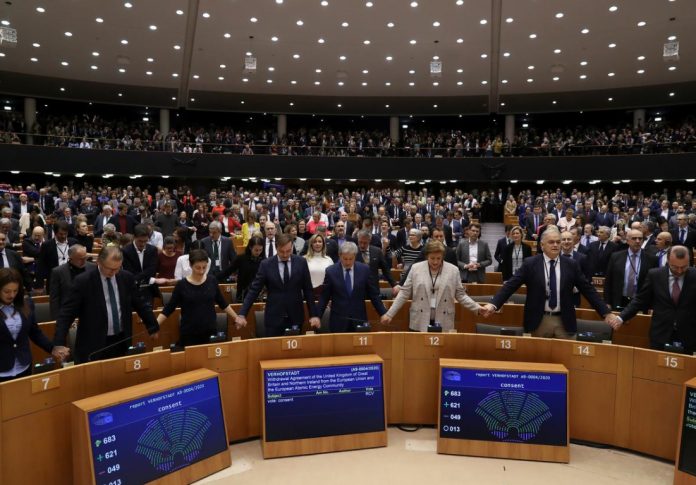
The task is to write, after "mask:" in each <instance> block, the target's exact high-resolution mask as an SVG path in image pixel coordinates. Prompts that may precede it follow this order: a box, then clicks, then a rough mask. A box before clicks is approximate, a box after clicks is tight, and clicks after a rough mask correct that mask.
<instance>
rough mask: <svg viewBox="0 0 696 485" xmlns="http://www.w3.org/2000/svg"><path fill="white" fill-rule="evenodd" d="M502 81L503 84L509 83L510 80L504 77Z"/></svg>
mask: <svg viewBox="0 0 696 485" xmlns="http://www.w3.org/2000/svg"><path fill="white" fill-rule="evenodd" d="M500 82H501V83H503V84H507V83H508V80H507V79H503V80H502V81H500Z"/></svg>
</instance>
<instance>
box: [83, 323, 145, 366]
mask: <svg viewBox="0 0 696 485" xmlns="http://www.w3.org/2000/svg"><path fill="white" fill-rule="evenodd" d="M144 333H149V330H143V331H142V332H138V333H136V334H133V335H131V336H129V337H125V338H122V339H121V340H119V341H117V342H114V343H112V344H111V345H107V346H106V347H102V348H101V349H97V350H95V351H94V352H92V353H91V354H89V355H88V356H87V362H91V361H92V357H93V356H94V355H95V354H98V353H100V352H103V351H105V350H106V349H110V348H111V347H115V346H117V345H120V344H122V343H123V342H127V341H129V340H132V339H133V337H139V336H140V335H143V334H144Z"/></svg>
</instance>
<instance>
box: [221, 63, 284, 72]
mask: <svg viewBox="0 0 696 485" xmlns="http://www.w3.org/2000/svg"><path fill="white" fill-rule="evenodd" d="M222 66H224V64H220V67H222ZM268 70H269V71H271V72H273V71H275V67H273V66H268Z"/></svg>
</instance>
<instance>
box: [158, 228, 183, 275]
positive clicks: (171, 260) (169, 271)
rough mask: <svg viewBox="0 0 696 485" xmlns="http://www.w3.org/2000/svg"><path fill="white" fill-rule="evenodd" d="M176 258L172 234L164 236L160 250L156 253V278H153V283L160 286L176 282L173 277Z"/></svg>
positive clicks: (177, 255)
mask: <svg viewBox="0 0 696 485" xmlns="http://www.w3.org/2000/svg"><path fill="white" fill-rule="evenodd" d="M178 259H179V254H178V253H177V252H176V243H175V242H174V238H173V237H172V236H167V237H165V238H164V246H163V247H162V252H160V253H159V254H158V255H157V271H156V274H157V278H155V283H157V284H158V285H160V286H162V285H174V284H176V281H177V280H176V278H175V277H174V270H175V269H176V262H177V260H178Z"/></svg>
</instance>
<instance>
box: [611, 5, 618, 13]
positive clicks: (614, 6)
mask: <svg viewBox="0 0 696 485" xmlns="http://www.w3.org/2000/svg"><path fill="white" fill-rule="evenodd" d="M618 9H619V7H617V6H616V5H612V6H611V7H609V11H610V12H616V11H617V10H618Z"/></svg>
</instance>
